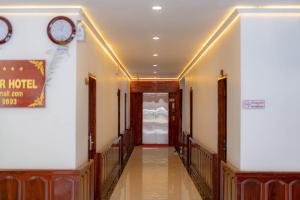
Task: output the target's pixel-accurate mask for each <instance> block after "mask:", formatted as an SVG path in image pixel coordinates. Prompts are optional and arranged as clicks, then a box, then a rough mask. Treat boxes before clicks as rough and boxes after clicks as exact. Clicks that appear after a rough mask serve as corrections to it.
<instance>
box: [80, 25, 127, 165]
mask: <svg viewBox="0 0 300 200" xmlns="http://www.w3.org/2000/svg"><path fill="white" fill-rule="evenodd" d="M86 30H87V31H86V39H85V41H82V42H79V43H78V48H77V55H78V56H77V102H76V105H77V165H80V164H81V163H83V162H84V161H85V160H86V159H87V156H88V86H87V85H85V83H84V79H85V77H87V76H88V74H89V73H91V74H93V75H94V76H96V78H97V141H96V142H97V152H101V151H103V150H104V149H105V148H106V147H107V145H109V144H111V142H112V141H113V140H114V139H116V138H117V137H118V121H117V119H118V109H117V105H118V104H117V102H118V101H117V91H118V88H119V89H120V90H121V114H120V115H121V132H122V131H124V93H125V92H126V93H127V96H128V99H127V102H128V105H129V96H130V95H129V92H128V91H129V90H128V89H129V82H128V79H127V78H126V77H125V75H124V74H123V73H122V72H121V71H120V70H119V68H118V66H116V64H115V63H114V62H113V61H112V60H111V59H110V58H109V56H108V55H107V54H106V53H105V51H104V50H103V49H102V47H101V46H100V45H99V44H98V43H97V42H96V40H95V38H94V37H93V36H92V34H91V32H90V31H88V29H86ZM127 114H128V116H129V106H127ZM129 122H130V120H129V117H128V118H127V125H128V126H129Z"/></svg>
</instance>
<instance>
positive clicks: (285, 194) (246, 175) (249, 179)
mask: <svg viewBox="0 0 300 200" xmlns="http://www.w3.org/2000/svg"><path fill="white" fill-rule="evenodd" d="M221 167H222V168H221V178H222V179H221V183H222V188H221V199H222V200H232V199H236V200H299V199H300V173H299V172H243V171H239V170H237V169H236V168H235V167H233V166H232V165H230V164H228V163H225V162H222V164H221Z"/></svg>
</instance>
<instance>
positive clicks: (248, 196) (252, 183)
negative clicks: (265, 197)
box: [241, 179, 262, 200]
mask: <svg viewBox="0 0 300 200" xmlns="http://www.w3.org/2000/svg"><path fill="white" fill-rule="evenodd" d="M261 191H262V183H261V182H260V181H258V180H255V179H249V180H245V181H243V182H242V183H241V193H242V196H244V199H245V200H260V199H262V194H261Z"/></svg>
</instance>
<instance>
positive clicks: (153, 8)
mask: <svg viewBox="0 0 300 200" xmlns="http://www.w3.org/2000/svg"><path fill="white" fill-rule="evenodd" d="M161 9H162V7H161V6H153V7H152V10H161Z"/></svg>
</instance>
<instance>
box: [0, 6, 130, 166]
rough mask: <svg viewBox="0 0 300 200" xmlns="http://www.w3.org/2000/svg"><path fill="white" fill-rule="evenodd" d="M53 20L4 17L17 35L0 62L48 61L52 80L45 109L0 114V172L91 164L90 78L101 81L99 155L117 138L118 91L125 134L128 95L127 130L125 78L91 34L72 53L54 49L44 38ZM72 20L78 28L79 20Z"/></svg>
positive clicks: (0, 51)
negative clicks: (89, 143) (118, 92)
mask: <svg viewBox="0 0 300 200" xmlns="http://www.w3.org/2000/svg"><path fill="white" fill-rule="evenodd" d="M51 12H52V11H51ZM53 12H54V11H53ZM72 13H73V12H72ZM64 15H68V14H67V13H64ZM54 16H57V15H56V14H53V15H47V14H43V15H37V14H33V15H30V14H26V15H9V16H6V17H7V18H9V20H10V21H11V22H12V25H13V27H14V30H13V31H14V34H13V37H12V39H11V41H9V43H7V44H5V45H2V46H0V59H3V60H7V59H12V60H16V59H45V60H46V73H47V74H48V75H47V78H51V80H50V81H49V82H47V87H46V108H39V109H27V108H1V111H0V121H1V126H0V169H74V168H76V167H78V166H80V165H81V164H83V163H84V162H85V161H87V158H88V86H87V85H85V82H84V79H85V77H87V76H88V73H92V74H93V75H95V76H96V77H97V151H98V152H99V151H102V150H103V149H104V148H105V147H106V146H107V145H109V144H110V143H111V142H112V140H114V139H115V138H117V90H118V88H119V89H120V90H121V131H124V129H125V127H124V93H125V92H127V95H128V99H127V100H128V101H127V103H128V106H127V115H128V117H127V126H129V122H130V119H129V101H130V100H129V99H130V98H129V96H130V95H129V92H128V87H129V82H128V80H127V79H126V77H125V75H124V74H123V73H122V72H121V71H120V70H119V68H118V67H117V66H116V65H115V64H114V63H113V61H112V60H111V59H110V57H109V56H108V55H107V54H106V53H105V51H104V50H103V49H102V48H101V47H100V46H99V44H97V43H96V40H95V39H94V38H92V37H91V34H90V33H89V32H87V35H86V41H80V42H77V41H76V40H74V41H73V42H72V43H71V44H70V45H68V48H62V47H60V48H58V46H57V45H54V44H53V43H52V42H51V41H50V40H49V39H48V36H47V34H46V28H47V25H48V23H49V21H50V20H51V19H52V18H53V17H54ZM71 17H72V18H73V20H74V22H76V20H77V19H78V18H79V17H80V16H79V15H72V16H71ZM52 72H53V73H52ZM50 74H51V76H50V77H49V75H50Z"/></svg>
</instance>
